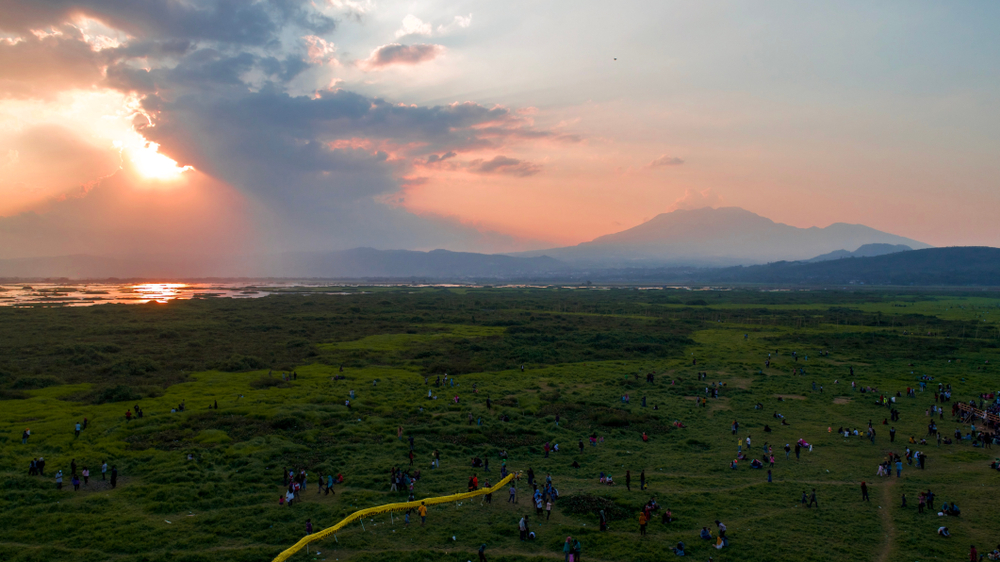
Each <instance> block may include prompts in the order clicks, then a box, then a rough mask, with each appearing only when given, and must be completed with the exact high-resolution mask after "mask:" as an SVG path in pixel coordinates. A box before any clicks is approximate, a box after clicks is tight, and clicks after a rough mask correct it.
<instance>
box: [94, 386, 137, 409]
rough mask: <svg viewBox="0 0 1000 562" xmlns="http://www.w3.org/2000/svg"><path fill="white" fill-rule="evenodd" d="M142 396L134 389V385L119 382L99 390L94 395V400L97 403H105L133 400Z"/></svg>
mask: <svg viewBox="0 0 1000 562" xmlns="http://www.w3.org/2000/svg"><path fill="white" fill-rule="evenodd" d="M140 398H142V396H141V395H140V394H139V393H138V392H135V391H134V390H132V387H130V386H126V385H124V384H119V385H117V386H112V387H107V388H104V389H102V390H99V391H98V392H97V393H95V395H94V402H96V403H97V404H105V403H107V402H131V401H133V400H138V399H140Z"/></svg>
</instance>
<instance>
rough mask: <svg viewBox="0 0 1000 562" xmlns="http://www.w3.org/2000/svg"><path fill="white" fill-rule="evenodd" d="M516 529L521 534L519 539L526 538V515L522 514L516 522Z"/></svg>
mask: <svg viewBox="0 0 1000 562" xmlns="http://www.w3.org/2000/svg"><path fill="white" fill-rule="evenodd" d="M517 531H518V534H520V536H521V540H522V541H524V540H525V539H527V538H528V516H527V515H525V516H522V517H521V520H520V521H518V522H517Z"/></svg>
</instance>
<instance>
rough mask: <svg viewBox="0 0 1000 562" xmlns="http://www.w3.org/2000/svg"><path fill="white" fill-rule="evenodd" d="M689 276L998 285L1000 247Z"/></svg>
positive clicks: (772, 281)
mask: <svg viewBox="0 0 1000 562" xmlns="http://www.w3.org/2000/svg"><path fill="white" fill-rule="evenodd" d="M689 278H690V279H691V280H698V281H699V282H707V283H722V284H726V283H755V284H770V285H803V284H806V285H813V286H816V285H920V286H1000V248H987V247H976V246H959V247H951V248H930V249H924V250H913V251H909V252H895V253H891V254H885V255H881V256H875V257H861V258H847V259H835V260H824V261H819V262H777V263H769V264H767V265H755V266H750V267H730V268H724V269H715V270H702V271H699V272H695V273H693V274H690V275H689Z"/></svg>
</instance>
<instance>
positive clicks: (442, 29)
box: [437, 14, 472, 35]
mask: <svg viewBox="0 0 1000 562" xmlns="http://www.w3.org/2000/svg"><path fill="white" fill-rule="evenodd" d="M470 25H472V14H469V15H467V16H455V19H454V20H453V21H452V22H451V23H449V24H447V25H439V26H438V28H437V32H438V34H442V35H443V34H445V33H448V32H449V31H454V30H455V29H466V28H468V27H469V26H470Z"/></svg>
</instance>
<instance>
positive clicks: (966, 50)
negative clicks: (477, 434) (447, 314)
mask: <svg viewBox="0 0 1000 562" xmlns="http://www.w3.org/2000/svg"><path fill="white" fill-rule="evenodd" d="M0 14H3V15H2V17H0V69H2V71H0V258H22V257H31V256H57V255H67V254H93V255H108V256H126V255H128V256H135V255H166V254H180V255H197V256H212V255H223V254H233V253H237V254H241V255H252V254H263V253H273V252H285V251H327V250H338V249H347V248H353V247H358V246H368V247H375V248H383V249H399V248H403V249H421V250H429V249H434V248H446V249H452V250H462V251H483V252H506V251H517V250H529V249H538V248H546V247H553V246H563V245H571V244H577V243H580V242H584V241H587V240H591V239H593V238H595V237H598V236H601V235H604V234H608V233H612V232H617V231H620V230H624V229H626V228H630V227H633V226H636V225H638V224H640V223H642V222H644V221H645V220H648V219H650V218H652V217H653V216H655V215H657V214H659V213H663V212H669V211H672V210H675V209H685V208H687V209H691V208H700V207H705V206H738V207H743V208H745V209H747V210H750V211H753V212H755V213H758V214H760V215H762V216H765V217H768V218H770V219H772V220H775V221H777V222H782V223H786V224H791V225H794V226H799V227H809V226H820V227H822V226H827V225H829V224H832V223H836V222H847V223H858V224H865V225H868V226H871V227H874V228H877V229H880V230H884V231H887V232H892V233H894V234H899V235H902V236H907V237H910V238H913V239H916V240H920V241H923V242H926V243H929V244H933V245H939V246H945V245H992V246H1000V221H998V220H997V211H1000V185H998V181H1000V180H998V178H1000V158H998V157H997V155H998V154H1000V133H998V131H1000V107H998V103H997V100H1000V34H997V33H996V32H995V31H996V26H997V23H998V22H1000V4H997V3H996V2H992V1H979V2H975V1H974V2H964V3H940V2H921V1H912V0H911V1H900V2H893V1H886V2H878V3H872V2H852V1H841V2H797V1H788V2H783V1H773V2H767V3H760V2H741V1H720V2H703V1H690V2H688V1H668V0H657V1H647V2H628V1H624V2H617V3H606V2H579V1H575V2H568V1H567V2H560V1H551V0H534V1H531V2H522V1H512V0H508V1H505V2H469V1H450V2H446V1H432V0H429V1H411V2H405V1H404V2H381V1H368V0H271V1H256V2H255V1H252V0H45V1H40V0H0Z"/></svg>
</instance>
